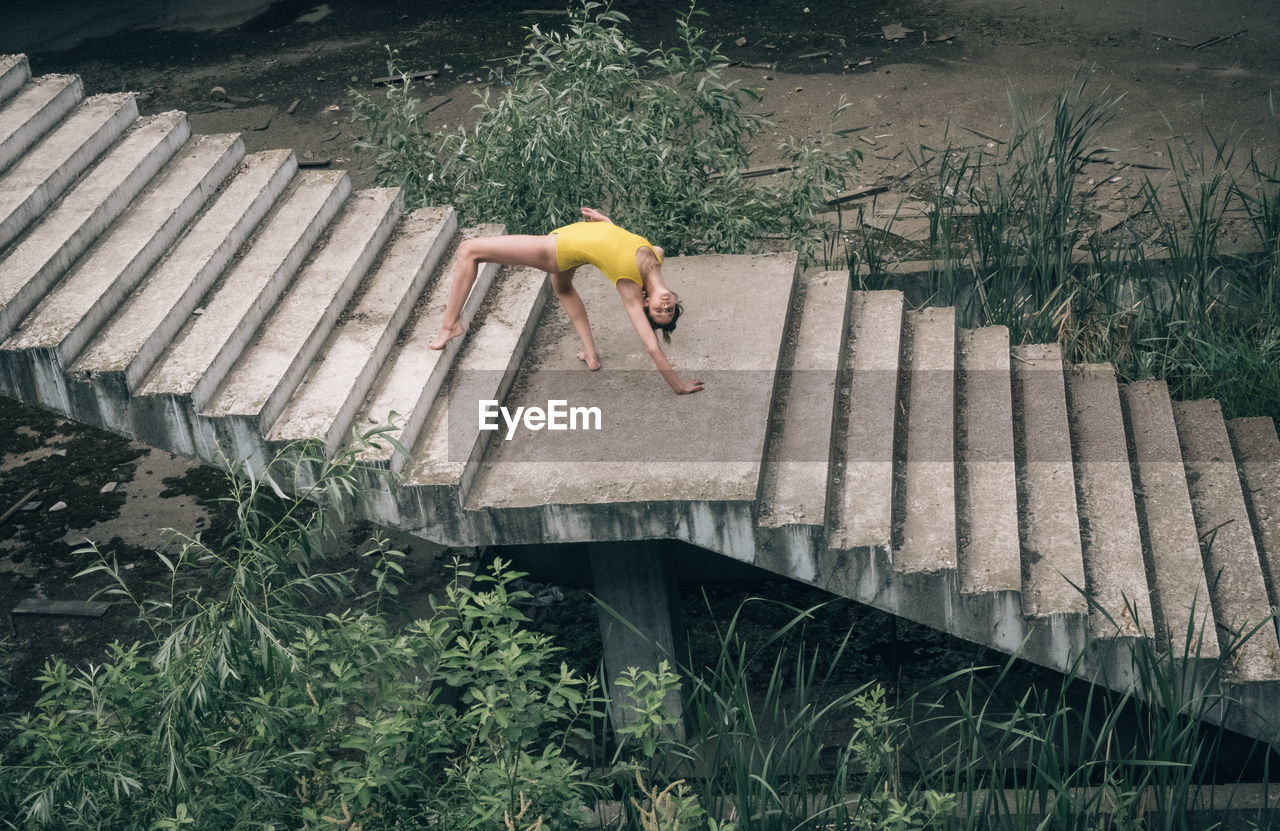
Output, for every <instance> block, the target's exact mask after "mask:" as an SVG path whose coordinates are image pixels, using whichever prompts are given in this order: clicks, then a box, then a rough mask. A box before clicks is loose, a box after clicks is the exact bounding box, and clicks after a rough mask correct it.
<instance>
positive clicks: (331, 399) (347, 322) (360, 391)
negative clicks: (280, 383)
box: [267, 209, 457, 450]
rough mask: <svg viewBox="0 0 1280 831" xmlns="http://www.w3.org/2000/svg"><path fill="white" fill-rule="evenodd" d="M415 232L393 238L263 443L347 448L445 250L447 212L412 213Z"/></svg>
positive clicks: (450, 219)
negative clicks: (355, 421) (314, 442)
mask: <svg viewBox="0 0 1280 831" xmlns="http://www.w3.org/2000/svg"><path fill="white" fill-rule="evenodd" d="M414 221H415V223H416V224H415V226H414V228H413V229H412V230H416V231H417V233H412V232H409V231H405V232H403V233H400V234H398V235H397V236H396V237H395V238H394V239H393V241H392V244H391V246H390V249H389V251H388V253H387V255H386V258H385V259H383V261H382V262H381V263H380V264H379V266H378V267H377V268H376V269H375V270H374V272H373V274H372V276H371V277H370V278H369V281H368V284H367V286H365V287H364V288H363V290H362V292H361V293H360V294H359V295H358V296H357V297H356V298H355V299H353V300H352V301H351V304H350V305H349V306H348V310H347V311H346V312H344V314H343V315H342V318H341V319H340V321H339V324H338V326H337V327H336V328H335V329H334V330H333V332H332V333H331V335H330V337H329V340H328V341H327V342H326V343H325V345H324V346H323V347H322V350H321V354H320V356H319V357H318V358H317V360H316V361H315V363H314V364H313V365H312V367H311V369H310V370H308V373H307V376H306V377H305V378H304V379H303V381H302V383H301V384H300V385H299V387H298V389H297V391H296V392H295V394H294V395H293V396H292V397H291V398H290V400H289V403H288V404H287V405H286V406H285V408H284V409H283V410H282V411H281V414H280V417H279V418H278V419H277V420H276V422H275V424H274V425H272V427H271V430H270V431H269V432H268V434H267V440H268V441H269V442H271V443H273V444H284V443H287V442H291V441H296V440H298V439H309V438H319V439H322V440H323V441H324V442H325V446H326V447H328V448H330V449H331V450H333V449H336V448H337V447H338V446H340V445H341V444H342V442H344V441H345V440H346V434H347V428H348V427H349V426H350V424H351V420H352V418H354V416H355V414H356V412H357V411H358V410H359V408H360V405H361V403H363V401H364V397H365V395H366V394H367V393H368V392H369V389H370V388H371V387H372V386H373V383H374V381H375V380H376V378H377V368H378V367H379V366H381V365H382V362H383V361H384V360H385V359H386V357H387V355H388V354H389V353H390V352H391V349H392V346H393V345H394V343H395V339H396V337H397V336H398V335H399V333H400V329H401V327H403V326H404V323H405V321H406V320H407V319H408V317H409V314H410V312H411V311H412V309H413V300H414V298H416V297H417V296H418V295H419V294H421V293H422V289H423V287H424V286H425V285H426V284H427V282H428V280H429V279H430V277H431V274H432V271H433V269H435V267H436V265H437V264H438V263H439V261H440V259H441V257H442V256H443V254H444V250H445V247H446V246H447V245H448V241H449V235H448V234H446V233H445V232H444V230H445V228H451V227H454V225H455V223H456V222H457V220H456V218H454V216H453V211H452V209H444V212H441V211H439V210H437V211H435V212H430V211H429V212H425V213H421V212H416V213H415V214H414Z"/></svg>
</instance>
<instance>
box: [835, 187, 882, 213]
mask: <svg viewBox="0 0 1280 831" xmlns="http://www.w3.org/2000/svg"><path fill="white" fill-rule="evenodd" d="M888 189H889V186H888V185H871V186H870V187H865V188H860V189H858V190H855V191H854V192H853V193H846V194H845V195H844V196H837V197H835V198H833V199H828V200H827V206H828V207H831V208H834V207H835V206H836V205H843V204H844V203H846V202H852V201H854V200H855V199H865V198H866V197H868V196H875V195H876V194H878V193H884V192H885V191H887V190H888Z"/></svg>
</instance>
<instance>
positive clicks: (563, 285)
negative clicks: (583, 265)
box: [550, 268, 600, 371]
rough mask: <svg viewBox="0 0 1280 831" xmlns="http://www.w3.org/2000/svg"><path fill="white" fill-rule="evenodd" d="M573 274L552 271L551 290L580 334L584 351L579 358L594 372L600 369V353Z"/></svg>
mask: <svg viewBox="0 0 1280 831" xmlns="http://www.w3.org/2000/svg"><path fill="white" fill-rule="evenodd" d="M573 272H574V269H572V268H571V269H569V270H568V271H552V272H551V273H550V276H551V288H552V290H553V291H554V292H555V293H556V298H557V299H558V300H559V301H560V305H561V306H562V307H563V308H564V313H565V314H567V315H568V316H569V321H570V322H571V323H572V324H573V328H574V331H576V332H577V333H578V340H580V341H582V351H581V352H579V353H578V358H579V359H580V360H582V361H583V362H585V363H586V365H587V369H590V370H592V371H594V370H597V369H599V368H600V353H599V352H597V351H596V341H595V338H593V337H592V336H591V323H590V322H589V321H588V320H587V307H586V306H585V305H583V303H582V298H581V297H580V296H579V295H578V290H577V289H575V288H574V287H573Z"/></svg>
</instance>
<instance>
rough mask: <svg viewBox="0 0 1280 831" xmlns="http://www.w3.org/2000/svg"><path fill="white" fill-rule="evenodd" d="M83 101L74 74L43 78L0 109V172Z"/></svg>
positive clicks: (81, 89)
mask: <svg viewBox="0 0 1280 831" xmlns="http://www.w3.org/2000/svg"><path fill="white" fill-rule="evenodd" d="M83 98H84V84H83V83H81V81H80V76H78V75H44V76H41V77H39V78H36V79H35V80H33V81H31V82H30V83H28V84H27V85H26V86H25V87H24V88H23V89H22V91H21V92H19V93H18V94H17V95H15V96H14V97H13V98H12V100H9V101H7V102H5V104H4V107H3V108H0V170H4V169H5V168H6V167H8V166H9V165H10V164H12V163H13V161H14V160H15V159H17V158H18V157H19V156H21V155H22V154H23V153H24V152H25V151H26V150H27V148H28V147H30V146H31V145H33V144H35V143H36V141H38V140H39V138H40V137H41V136H43V135H44V134H45V133H46V132H48V131H49V128H51V127H53V125H54V124H57V123H58V121H60V120H61V119H62V117H63V116H65V115H66V114H67V113H68V112H70V111H71V108H72V107H74V106H75V105H76V104H78V103H79V102H80V100H81V99H83Z"/></svg>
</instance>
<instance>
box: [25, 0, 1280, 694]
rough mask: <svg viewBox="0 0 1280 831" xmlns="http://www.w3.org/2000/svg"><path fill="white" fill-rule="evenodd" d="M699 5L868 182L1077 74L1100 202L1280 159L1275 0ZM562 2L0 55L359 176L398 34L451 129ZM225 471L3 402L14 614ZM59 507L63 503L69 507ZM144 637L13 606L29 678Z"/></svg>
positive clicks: (117, 40)
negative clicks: (368, 102) (108, 637)
mask: <svg viewBox="0 0 1280 831" xmlns="http://www.w3.org/2000/svg"><path fill="white" fill-rule="evenodd" d="M116 5H118V6H119V7H120V8H123V7H125V6H128V5H129V4H128V3H120V4H116ZM206 5H208V6H211V7H217V6H218V3H217V2H214V3H211V4H206ZM241 5H244V3H241ZM548 5H550V6H552V7H553V8H554V6H555V4H548ZM699 7H700V8H702V9H704V10H705V11H707V12H708V13H709V17H707V18H705V19H704V23H703V25H705V27H706V29H707V31H708V36H709V37H710V38H713V39H715V40H717V41H719V42H721V43H723V44H724V50H725V52H726V54H727V55H728V56H729V57H730V58H731V59H733V60H734V61H735V62H737V65H736V66H735V67H734V68H733V70H732V71H733V73H734V74H735V75H736V77H738V78H740V79H741V80H742V82H743V83H745V84H748V85H750V86H753V87H756V88H758V89H760V90H761V91H762V93H763V96H764V97H763V100H762V102H761V104H760V107H761V109H762V111H764V112H766V113H769V114H770V117H771V119H772V120H773V121H774V122H775V124H776V127H775V128H774V130H773V131H772V132H771V133H769V134H768V135H765V136H764V137H762V139H761V140H760V142H759V145H758V147H757V148H756V154H755V158H754V161H755V162H758V163H767V162H769V161H771V160H772V158H771V153H772V152H774V151H773V148H774V147H775V146H776V144H777V141H778V140H779V139H780V138H783V137H786V136H788V135H791V136H803V135H812V134H815V133H816V131H818V130H821V129H825V126H826V124H827V114H828V112H829V111H830V110H831V108H832V107H833V106H834V105H835V104H836V103H837V102H838V101H839V99H840V98H841V97H842V96H844V97H847V98H848V99H849V100H850V101H851V102H852V106H851V107H850V108H849V109H848V110H846V111H845V112H844V114H843V115H842V116H841V117H840V120H839V122H838V123H837V124H836V127H837V128H838V129H840V130H841V131H842V135H843V136H844V137H845V138H847V140H848V141H849V142H850V144H851V146H856V147H858V148H859V149H860V150H862V151H863V153H864V163H863V166H862V169H861V171H860V178H861V183H862V184H863V185H877V184H886V185H888V186H889V187H890V188H892V189H893V190H900V191H906V190H908V189H909V188H910V187H911V185H912V175H913V170H914V168H915V166H916V162H915V158H916V157H917V156H918V154H919V151H920V148H921V147H931V148H941V147H945V146H948V145H950V146H955V147H958V148H967V149H977V150H985V151H987V152H992V153H994V152H995V149H996V147H997V142H998V141H999V140H1001V138H1002V137H1005V136H1007V134H1008V130H1009V126H1010V115H1009V114H1010V103H1009V102H1010V99H1014V100H1024V101H1027V102H1029V103H1030V105H1031V107H1032V111H1038V110H1036V107H1037V106H1042V105H1043V103H1044V102H1045V101H1047V100H1048V99H1050V98H1051V97H1052V96H1053V95H1054V94H1055V93H1056V92H1058V91H1059V90H1060V89H1061V88H1062V87H1063V86H1064V85H1065V84H1067V83H1068V82H1069V81H1070V79H1071V78H1072V76H1073V74H1074V73H1076V72H1080V71H1083V72H1087V73H1088V74H1089V77H1090V88H1091V89H1093V90H1094V91H1095V92H1096V93H1098V94H1100V95H1102V94H1105V95H1106V96H1108V97H1121V96H1122V97H1121V99H1120V102H1119V104H1118V107H1117V113H1116V117H1115V119H1114V120H1113V121H1111V122H1110V124H1108V125H1107V127H1106V128H1105V130H1104V131H1103V133H1102V134H1101V136H1100V139H1101V143H1102V144H1103V145H1105V146H1106V147H1107V148H1109V152H1108V158H1109V160H1110V164H1109V165H1099V170H1098V180H1099V181H1100V182H1103V180H1107V181H1105V182H1104V185H1105V186H1104V187H1102V186H1100V187H1099V189H1098V191H1097V194H1096V198H1097V199H1098V200H1099V203H1100V205H1102V206H1103V208H1104V209H1106V210H1109V211H1112V212H1115V213H1121V214H1123V213H1124V212H1125V211H1126V210H1127V208H1126V205H1128V204H1131V203H1132V201H1133V200H1135V199H1137V198H1138V195H1137V192H1136V188H1137V184H1136V183H1137V178H1136V175H1135V174H1137V175H1151V176H1153V177H1155V178H1157V179H1159V178H1160V177H1162V176H1165V175H1168V174H1169V173H1170V171H1169V158H1168V153H1169V148H1170V146H1171V145H1181V144H1183V143H1186V144H1187V145H1189V146H1190V147H1192V148H1201V149H1204V148H1207V147H1208V144H1207V141H1208V140H1207V135H1206V132H1205V127H1206V125H1212V127H1213V129H1214V130H1215V132H1217V133H1219V134H1221V135H1227V134H1229V135H1231V136H1233V137H1234V138H1235V141H1236V142H1237V146H1238V148H1239V156H1240V157H1241V158H1243V156H1245V155H1247V153H1248V152H1249V151H1254V152H1257V153H1259V154H1260V155H1261V156H1262V157H1264V158H1274V157H1275V156H1276V155H1277V149H1278V148H1280V136H1278V134H1277V130H1276V127H1275V122H1274V120H1273V117H1272V111H1271V106H1270V105H1271V99H1272V97H1273V96H1274V95H1275V93H1276V92H1277V85H1278V84H1280V6H1277V4H1276V3H1275V2H1274V0H1216V1H1215V2H1212V3H1206V2H1203V1H1202V0H1201V1H1200V2H1194V1H1193V0H1144V2H1136V0H1009V1H1008V2H987V1H986V0H922V1H921V2H916V0H866V1H865V2H848V1H847V0H846V1H844V2H836V1H835V0H749V1H748V0H742V1H741V2H732V0H702V2H700V3H699ZM106 8H107V9H108V12H107V13H108V14H117V13H119V14H123V12H122V11H121V12H114V11H110V10H111V9H112V8H115V6H113V4H106ZM614 8H615V9H617V10H619V11H622V12H624V13H626V14H627V15H629V16H630V17H631V19H632V26H631V31H632V32H633V34H634V36H635V37H636V39H637V40H638V41H639V42H640V43H641V44H642V45H644V46H657V45H658V44H659V43H661V42H664V41H665V42H668V43H669V42H671V40H672V38H673V36H674V33H675V30H674V26H673V20H674V16H675V11H676V10H677V9H679V8H683V4H671V5H669V4H662V3H653V2H649V0H617V2H615V3H614ZM5 14H6V15H13V14H15V13H14V12H12V11H10V12H7V13H5ZM17 14H18V15H23V14H29V15H33V16H35V15H41V14H44V12H42V11H34V10H33V11H28V12H17ZM112 19H113V18H108V19H107V20H108V23H110V21H111V20H112ZM563 20H564V17H563V15H562V14H556V13H551V12H549V10H548V9H536V8H531V7H530V5H529V3H528V2H527V0H521V2H516V1H515V0H473V2H468V3H432V2H421V0H359V1H358V2H357V0H330V2H329V3H327V4H324V5H318V4H316V3H314V2H313V0H305V2H295V0H284V2H277V3H274V4H273V5H271V6H270V8H269V9H268V10H267V11H265V12H264V13H262V14H259V15H257V16H256V17H252V19H249V20H248V21H247V22H244V23H241V24H240V25H237V26H235V27H234V28H227V29H221V30H204V31H186V30H182V29H173V28H169V29H160V28H152V29H139V28H130V29H126V30H124V31H117V32H112V31H110V30H111V29H112V28H113V27H112V26H111V25H107V26H105V27H102V28H101V31H100V34H99V35H98V36H93V37H88V38H86V39H80V40H78V41H77V38H79V37H81V36H80V35H75V36H72V35H69V34H67V33H66V32H62V33H61V34H59V33H57V32H56V31H52V32H51V30H50V29H49V27H48V26H45V25H44V24H45V23H46V22H47V21H45V20H44V19H43V18H41V19H40V20H36V19H35V17H33V18H32V19H31V20H30V21H28V22H30V23H32V25H30V26H26V27H23V26H12V27H9V28H8V29H7V31H5V32H0V51H25V52H27V53H28V55H29V57H30V61H31V66H32V70H33V72H34V73H36V74H44V73H49V72H73V73H77V74H80V75H81V76H82V77H83V79H84V81H85V86H86V88H87V90H88V91H89V92H90V93H96V92H108V91H119V90H133V91H137V92H139V93H140V98H141V106H142V109H143V111H144V112H159V111H164V110H170V109H181V110H185V111H187V112H188V113H190V114H191V119H192V123H193V127H194V129H195V130H196V131H197V132H223V131H243V132H244V138H245V143H246V145H247V146H248V148H249V149H250V150H251V151H253V150H262V149H268V148H277V147H292V148H295V149H296V150H297V151H298V154H299V158H300V159H302V160H303V161H304V162H311V163H315V164H323V163H326V162H327V163H328V164H331V165H333V166H341V167H346V168H348V169H350V170H351V171H352V172H353V175H354V177H355V180H356V184H357V186H365V185H368V184H370V183H371V179H372V174H371V172H370V170H369V167H368V165H367V163H366V162H365V160H364V159H362V158H360V157H358V156H357V155H356V154H355V153H354V152H353V149H352V147H353V144H354V141H355V139H356V138H357V128H356V126H355V125H353V124H352V123H351V121H350V109H349V106H348V89H352V88H354V89H357V90H360V91H363V92H365V93H372V92H375V91H376V87H374V86H373V84H372V79H374V78H376V77H378V76H381V75H384V74H385V49H384V46H385V45H390V46H391V47H393V48H396V49H398V50H399V52H400V55H401V60H402V63H403V65H404V67H405V68H406V69H409V70H428V69H434V70H437V74H436V75H435V76H434V77H432V78H429V79H426V80H423V81H421V82H420V84H419V91H420V94H421V95H422V96H423V97H424V98H425V99H427V101H428V106H429V107H432V108H434V109H433V111H432V112H431V115H430V118H431V122H430V123H431V124H432V125H434V127H435V128H437V129H446V128H448V127H450V126H456V125H457V124H458V123H459V122H461V121H464V120H465V119H467V117H468V114H469V111H470V107H471V105H472V103H473V101H474V94H475V93H476V92H477V91H478V90H480V89H481V88H483V87H484V86H485V84H486V82H487V79H488V70H489V68H490V67H492V66H494V65H496V64H498V63H500V62H501V60H502V59H503V57H504V56H508V55H511V54H512V53H514V52H515V51H516V50H517V49H518V47H519V45H520V43H521V42H522V39H523V36H524V35H523V32H524V29H525V27H528V26H530V25H534V24H536V25H539V26H543V27H546V26H555V25H558V24H559V23H561V22H562V21H563ZM19 22H21V21H19ZM99 22H101V20H100V21H99ZM37 23H38V24H40V25H35V24H37ZM134 25H135V26H136V25H137V24H134ZM55 29H56V27H55ZM23 37H27V38H28V41H27V42H23V41H22V38H23ZM1104 91H1105V93H1104ZM1126 165H1128V167H1126ZM112 483H115V484H114V485H112ZM216 486H217V480H216V477H212V476H210V475H209V474H208V472H202V470H201V469H199V468H195V467H193V466H192V465H191V464H190V463H189V462H187V461H185V460H183V459H181V458H177V457H173V456H171V455H170V454H167V453H160V452H158V451H152V450H148V449H146V448H143V447H141V446H139V445H134V444H130V443H128V442H126V441H124V440H121V439H117V438H114V437H108V436H103V435H102V434H98V433H95V432H94V431H90V430H88V429H86V428H81V427H78V426H75V425H68V424H66V423H63V422H59V421H57V420H56V419H53V418H51V417H48V416H45V415H43V414H39V413H36V412H33V411H30V410H27V409H25V408H22V407H19V406H17V405H15V404H13V402H6V401H0V512H4V511H6V510H7V509H8V508H9V507H10V506H12V505H17V506H18V507H19V509H18V510H17V511H16V512H15V513H13V514H12V516H10V517H9V518H8V519H7V520H6V521H5V522H4V523H3V524H0V573H3V574H4V575H5V579H4V580H2V581H0V610H2V611H5V612H7V611H8V610H9V609H10V608H12V607H13V606H14V605H15V604H16V603H17V602H19V601H20V600H22V599H25V598H29V597H52V598H68V597H75V598H84V597H86V596H87V595H88V593H89V592H90V591H91V590H92V584H90V583H86V582H85V581H74V580H72V579H70V577H71V575H72V574H74V573H75V572H76V571H78V570H79V568H81V567H83V566H84V565H85V564H86V562H87V561H86V559H85V557H84V555H74V554H72V552H73V551H74V550H75V549H76V548H77V547H79V546H80V545H81V544H82V541H83V540H84V539H86V538H87V539H91V540H94V541H95V542H98V543H100V544H102V545H103V546H104V548H106V547H109V548H110V549H111V550H113V551H115V552H117V555H118V556H119V557H120V558H121V560H122V562H127V563H130V564H132V565H133V566H134V567H136V568H137V569H139V573H142V572H143V571H147V570H149V569H153V568H154V567H155V565H154V563H155V561H154V559H153V558H151V556H150V555H149V554H148V553H147V552H149V551H150V549H152V548H153V547H154V546H155V545H156V544H157V543H158V541H159V538H158V537H157V535H156V529H158V528H161V527H165V526H171V527H174V528H178V529H180V530H183V531H186V532H189V533H191V532H195V531H199V530H201V529H205V528H208V527H209V523H210V517H209V508H210V503H209V501H208V500H209V498H210V497H211V496H212V494H213V493H214V492H215V490H216ZM33 490H34V491H35V493H34V494H33V495H31V496H27V494H28V493H29V492H31V491H33ZM59 503H62V504H63V505H64V506H65V507H62V508H58V509H57V510H55V506H57V505H59ZM411 547H412V544H411ZM441 556H442V553H441V551H440V550H439V549H438V548H437V547H435V546H429V545H426V544H419V545H418V546H417V547H416V550H415V551H414V553H413V558H412V562H414V563H416V565H415V567H414V575H415V580H418V581H420V585H419V589H420V590H421V591H420V592H419V594H423V593H425V591H426V589H425V588H423V587H424V586H429V585H432V584H433V581H434V583H437V584H438V572H439V569H438V568H436V565H437V562H438V559H439V557H441ZM128 631H129V629H128V624H127V622H126V620H125V616H123V615H122V613H119V612H117V611H114V610H113V611H112V612H110V613H109V615H108V618H107V619H105V621H81V620H75V619H64V618H26V617H21V618H15V619H14V632H15V635H14V637H13V638H11V641H10V643H9V646H8V649H9V651H10V653H11V657H12V658H13V663H12V664H11V670H12V675H13V677H14V678H19V677H29V676H30V675H31V674H32V673H33V671H34V670H35V669H38V667H39V665H40V664H41V663H42V662H43V659H44V656H45V655H47V654H48V653H49V651H51V650H57V651H60V652H62V653H64V654H67V655H69V656H71V657H79V658H84V657H88V656H91V655H92V654H93V650H94V649H95V648H96V646H95V644H100V643H101V638H102V636H103V634H105V633H111V634H115V635H121V636H127V634H128ZM28 692H29V691H28ZM14 695H17V696H18V697H19V698H21V697H23V696H22V695H21V694H20V693H11V695H10V698H12V697H13V696H14Z"/></svg>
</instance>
